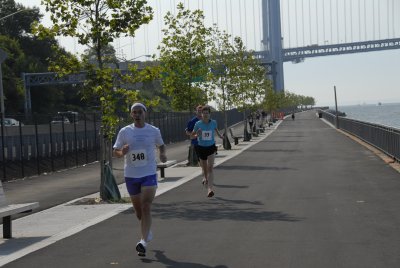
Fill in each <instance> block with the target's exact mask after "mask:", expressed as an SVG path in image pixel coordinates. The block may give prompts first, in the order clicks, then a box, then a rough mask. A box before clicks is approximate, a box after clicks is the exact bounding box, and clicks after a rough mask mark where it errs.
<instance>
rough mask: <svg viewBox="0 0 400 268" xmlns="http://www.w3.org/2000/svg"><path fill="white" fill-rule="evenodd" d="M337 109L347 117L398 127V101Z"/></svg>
mask: <svg viewBox="0 0 400 268" xmlns="http://www.w3.org/2000/svg"><path fill="white" fill-rule="evenodd" d="M330 108H331V109H332V107H330ZM333 109H334V107H333ZM338 110H339V111H341V112H345V113H346V115H347V116H346V117H347V118H351V119H356V120H360V121H364V122H370V123H374V124H380V125H384V126H388V127H394V128H399V129H400V103H382V104H381V105H378V104H363V105H349V106H339V107H338Z"/></svg>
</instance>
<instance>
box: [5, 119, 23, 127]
mask: <svg viewBox="0 0 400 268" xmlns="http://www.w3.org/2000/svg"><path fill="white" fill-rule="evenodd" d="M3 122H4V126H5V127H11V126H19V124H21V126H23V125H24V123H22V122H19V121H18V120H16V119H14V118H4V121H3ZM0 125H1V124H0Z"/></svg>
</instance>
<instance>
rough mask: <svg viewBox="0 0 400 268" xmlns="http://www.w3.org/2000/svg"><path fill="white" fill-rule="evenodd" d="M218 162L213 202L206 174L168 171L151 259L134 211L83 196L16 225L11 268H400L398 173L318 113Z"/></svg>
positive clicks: (5, 261) (8, 258)
mask: <svg viewBox="0 0 400 268" xmlns="http://www.w3.org/2000/svg"><path fill="white" fill-rule="evenodd" d="M275 127H277V124H276V125H275V126H274V128H275ZM216 166H217V167H216V170H215V172H216V196H215V197H214V198H206V191H205V190H204V188H202V186H201V184H200V181H201V179H200V177H199V175H200V169H199V168H188V167H179V166H178V167H173V168H169V169H167V170H166V175H167V178H166V179H165V180H164V181H161V182H160V185H159V190H158V196H157V198H156V200H155V204H154V207H153V228H152V229H153V233H154V241H152V242H151V243H150V245H149V248H148V254H147V256H146V257H145V258H139V257H138V256H137V255H136V253H135V250H134V248H135V244H136V242H137V237H138V233H139V228H138V224H137V222H136V219H135V216H134V215H133V213H132V209H131V207H130V205H129V204H116V205H73V203H75V201H77V200H75V201H73V202H72V201H71V202H69V203H67V204H62V205H59V206H56V207H53V208H51V209H48V210H44V211H42V212H39V213H35V214H32V215H30V216H28V217H24V218H20V219H17V220H15V221H14V225H13V226H14V232H13V233H14V236H15V238H14V239H10V240H2V241H1V240H0V241H1V243H0V265H5V267H60V268H61V267H220V268H221V267H304V268H306V267H307V268H309V267H324V268H325V267H332V268H336V267H363V268H365V267H367V268H368V267H400V255H399V254H398V252H399V250H400V239H399V237H400V229H399V226H400V214H399V213H398V211H399V209H400V176H399V173H398V172H397V171H395V170H394V169H392V168H391V167H390V166H389V165H387V164H386V163H385V162H384V161H382V160H381V159H380V158H379V157H377V156H376V155H375V154H374V153H372V152H371V151H370V150H368V149H366V148H365V147H363V146H361V145H360V144H358V143H357V142H355V141H354V140H352V139H350V138H348V137H347V136H345V135H343V134H342V133H340V132H338V131H336V130H335V129H333V128H332V127H331V126H329V125H328V124H326V123H325V122H323V121H322V120H321V119H319V118H317V116H316V115H315V112H312V111H310V112H306V113H302V114H298V115H297V116H296V120H294V121H292V120H291V119H286V120H284V121H283V122H282V124H280V125H279V127H278V128H277V129H270V130H268V131H267V133H266V134H265V135H262V136H260V137H258V138H255V139H254V140H252V141H250V142H246V143H244V142H241V143H240V144H239V145H238V146H234V147H233V150H230V151H223V150H221V151H220V152H219V154H218V157H217V164H216ZM123 189H124V188H123V187H122V188H121V190H123ZM6 194H7V193H6ZM97 195H98V194H97ZM94 196H96V194H94V195H93V196H88V197H84V198H89V197H90V198H91V197H94ZM82 230H83V231H82ZM29 253H30V254H29Z"/></svg>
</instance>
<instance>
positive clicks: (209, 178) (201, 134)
mask: <svg viewBox="0 0 400 268" xmlns="http://www.w3.org/2000/svg"><path fill="white" fill-rule="evenodd" d="M210 113H211V109H210V107H209V106H203V108H202V112H201V114H202V119H201V120H199V121H198V122H197V123H196V124H195V125H194V128H193V132H192V137H196V138H197V142H198V145H197V146H196V148H197V155H198V157H199V158H200V165H201V168H202V170H203V175H204V179H203V185H204V186H207V188H208V193H207V196H208V197H212V196H214V189H213V183H214V170H213V169H214V160H215V152H216V149H217V147H216V146H215V138H214V135H215V133H217V135H218V136H219V137H220V138H221V139H222V138H223V137H222V135H221V133H219V131H218V128H217V121H215V120H212V119H210Z"/></svg>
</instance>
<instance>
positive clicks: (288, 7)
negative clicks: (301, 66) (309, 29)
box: [287, 1, 291, 48]
mask: <svg viewBox="0 0 400 268" xmlns="http://www.w3.org/2000/svg"><path fill="white" fill-rule="evenodd" d="M287 10H288V33H289V36H288V41H289V48H290V47H291V45H290V43H291V42H290V6H289V1H288V2H287Z"/></svg>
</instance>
